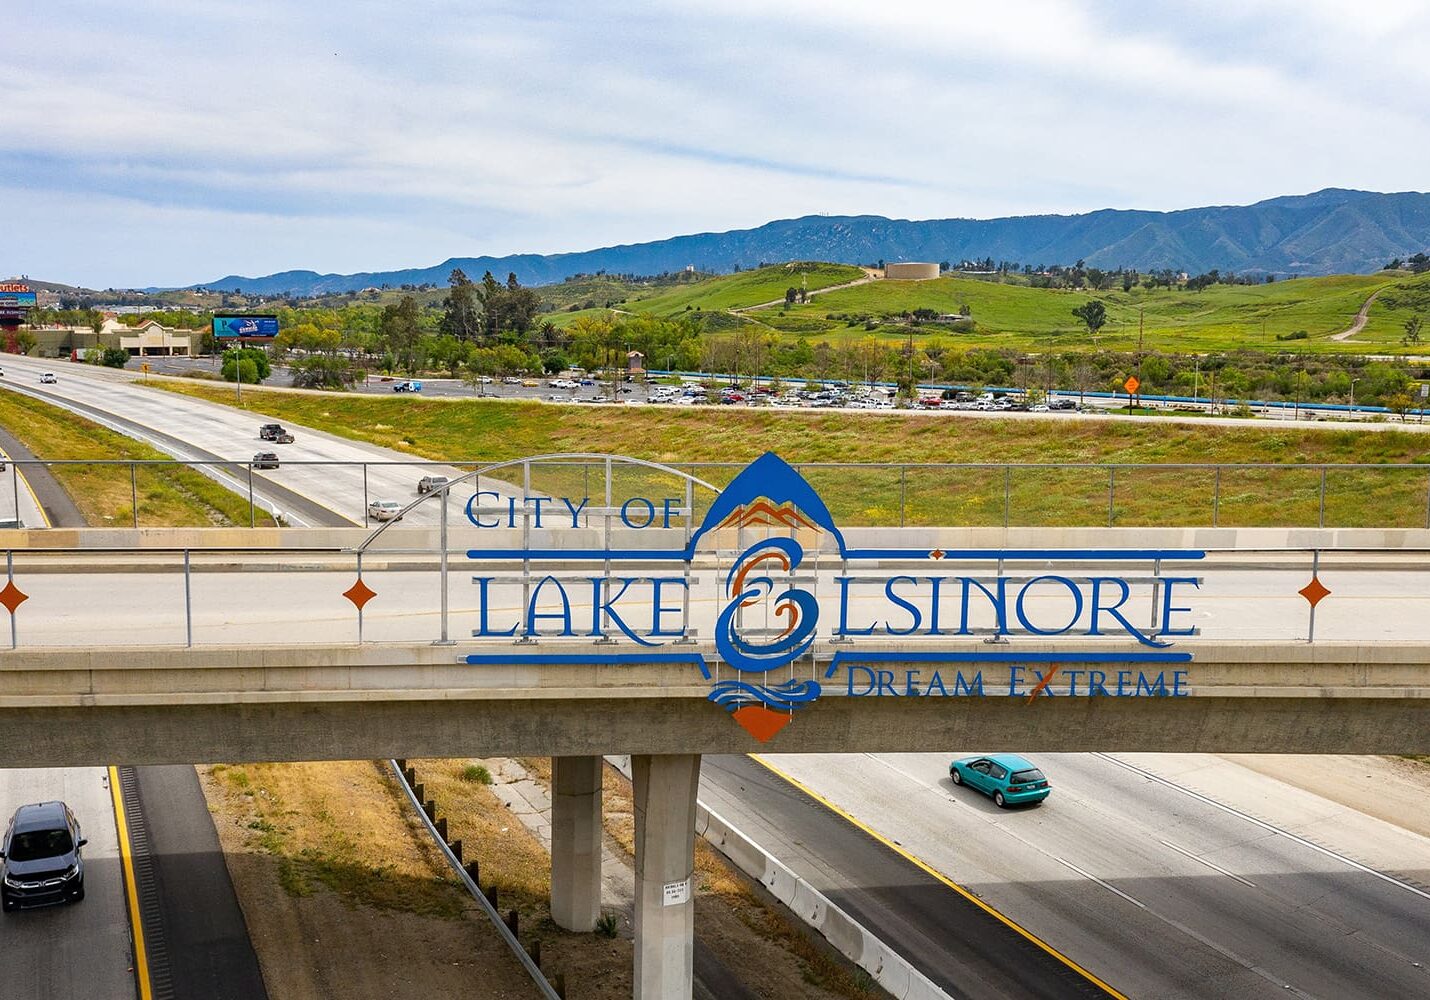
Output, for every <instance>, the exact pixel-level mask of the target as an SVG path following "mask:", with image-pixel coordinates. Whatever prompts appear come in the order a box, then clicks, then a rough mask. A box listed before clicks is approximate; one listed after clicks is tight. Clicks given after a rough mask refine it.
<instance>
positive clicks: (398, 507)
mask: <svg viewBox="0 0 1430 1000" xmlns="http://www.w3.org/2000/svg"><path fill="white" fill-rule="evenodd" d="M367 516H368V519H369V520H373V521H392V520H401V519H402V504H400V503H398V502H397V501H396V500H374V501H372V502H371V503H369V504H368V505H367Z"/></svg>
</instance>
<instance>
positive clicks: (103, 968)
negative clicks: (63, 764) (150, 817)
mask: <svg viewBox="0 0 1430 1000" xmlns="http://www.w3.org/2000/svg"><path fill="white" fill-rule="evenodd" d="M51 799H61V800H63V801H64V802H67V803H68V804H69V807H70V808H71V809H72V810H74V814H75V818H76V819H78V820H79V824H80V829H81V831H82V833H83V834H84V836H85V837H86V838H87V839H88V840H89V843H88V844H87V845H85V848H84V890H85V898H84V899H83V901H81V902H79V903H73V904H66V905H61V906H48V907H43V908H40V909H34V910H22V911H20V912H18V913H7V914H4V916H3V917H0V955H3V956H4V961H3V967H0V998H3V1000H37V998H44V1000H133V997H134V974H133V971H132V969H133V964H134V959H133V953H132V952H131V951H130V945H129V915H128V910H127V903H126V900H125V895H124V884H123V876H122V874H121V872H120V862H119V841H118V834H117V832H116V828H115V825H114V802H113V799H112V798H111V796H110V789H109V772H108V770H107V769H106V768H103V767H71V768H52V769H44V770H24V771H21V770H13V769H10V770H0V812H3V813H4V815H3V817H0V822H8V821H9V819H10V814H11V813H13V812H14V811H15V809H16V807H17V806H21V805H24V804H25V803H28V802H40V801H48V800H51Z"/></svg>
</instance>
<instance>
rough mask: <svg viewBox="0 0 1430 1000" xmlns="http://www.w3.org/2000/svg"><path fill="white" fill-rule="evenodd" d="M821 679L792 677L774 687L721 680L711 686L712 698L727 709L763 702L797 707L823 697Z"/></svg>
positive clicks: (774, 706) (777, 706) (775, 706)
mask: <svg viewBox="0 0 1430 1000" xmlns="http://www.w3.org/2000/svg"><path fill="white" fill-rule="evenodd" d="M819 693H820V687H819V682H818V681H814V680H790V681H785V682H784V683H783V684H777V685H775V686H774V687H765V686H764V685H763V684H750V683H748V682H746V681H733V680H732V681H720V682H719V683H718V684H716V685H714V686H713V687H712V688H711V689H710V694H709V698H710V700H711V701H713V702H715V704H717V705H719V706H721V707H722V708H724V709H726V710H727V711H731V712H733V711H734V710H735V709H737V708H740V707H741V706H743V705H753V704H761V705H764V706H765V707H766V708H772V709H777V710H783V711H793V710H794V709H796V708H799V707H800V706H801V705H806V704H808V703H809V702H811V701H814V700H815V699H816V698H818V697H819Z"/></svg>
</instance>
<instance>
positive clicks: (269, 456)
mask: <svg viewBox="0 0 1430 1000" xmlns="http://www.w3.org/2000/svg"><path fill="white" fill-rule="evenodd" d="M252 465H253V467H254V468H255V469H276V468H278V455H277V453H275V452H271V451H260V452H259V453H258V454H257V455H254V456H253V462H252Z"/></svg>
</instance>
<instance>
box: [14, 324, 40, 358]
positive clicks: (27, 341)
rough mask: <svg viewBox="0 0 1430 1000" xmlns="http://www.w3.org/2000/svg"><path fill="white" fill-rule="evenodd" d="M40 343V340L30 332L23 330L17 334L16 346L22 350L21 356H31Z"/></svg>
mask: <svg viewBox="0 0 1430 1000" xmlns="http://www.w3.org/2000/svg"><path fill="white" fill-rule="evenodd" d="M38 343H39V340H38V339H36V337H35V335H34V334H33V333H31V332H30V331H29V330H21V331H20V332H19V333H17V334H15V344H16V346H17V347H19V348H20V353H21V354H29V353H30V352H31V351H33V350H34V349H35V345H36V344H38Z"/></svg>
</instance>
